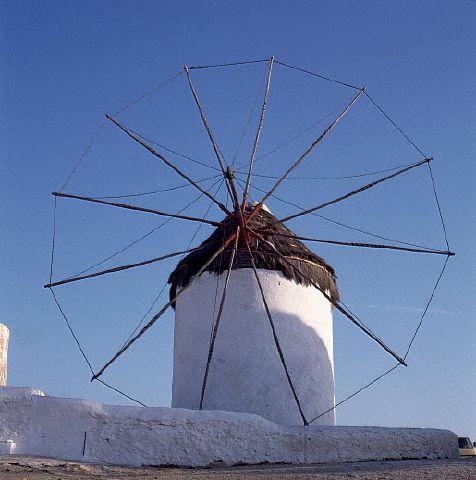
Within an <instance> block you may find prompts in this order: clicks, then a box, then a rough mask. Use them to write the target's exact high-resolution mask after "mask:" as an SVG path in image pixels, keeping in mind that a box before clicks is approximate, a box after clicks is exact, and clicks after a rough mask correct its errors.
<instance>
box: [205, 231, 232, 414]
mask: <svg viewBox="0 0 476 480" xmlns="http://www.w3.org/2000/svg"><path fill="white" fill-rule="evenodd" d="M239 236H240V227H238V228H237V230H236V238H235V244H234V246H233V250H232V252H231V255H230V263H229V265H228V271H227V273H226V278H225V284H224V285H223V293H222V296H221V301H220V307H219V308H218V314H217V319H216V321H215V323H214V325H213V332H212V338H211V341H210V347H209V349H208V358H207V366H206V367H205V373H204V375H203V382H202V391H201V393H200V406H199V410H202V408H203V398H204V396H205V388H206V386H207V380H208V372H209V370H210V364H211V362H212V357H213V352H214V350H215V340H216V337H217V332H218V326H219V325H220V320H221V316H222V314H223V307H224V305H225V298H226V293H227V290H228V282H229V281H230V276H231V270H232V268H233V262H234V260H235V255H236V250H237V248H238V239H239Z"/></svg>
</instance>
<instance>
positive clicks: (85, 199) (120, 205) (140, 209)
mask: <svg viewBox="0 0 476 480" xmlns="http://www.w3.org/2000/svg"><path fill="white" fill-rule="evenodd" d="M52 195H53V196H54V197H61V198H73V199H75V200H82V201H83V202H91V203H98V204H100V205H110V206H112V207H118V208H125V209H127V210H134V211H136V212H145V213H152V214H154V215H160V216H162V217H170V218H178V219H180V220H189V221H191V222H199V223H206V224H208V225H213V226H215V227H218V226H219V225H221V223H220V222H214V221H212V220H205V219H203V218H197V217H190V216H188V215H179V214H176V213H165V212H161V211H159V210H153V209H151V208H143V207H137V206H135V205H129V204H127V203H116V202H106V201H104V200H98V199H96V198H90V197H82V196H80V195H73V194H70V193H60V192H53V193H52Z"/></svg>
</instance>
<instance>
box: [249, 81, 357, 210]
mask: <svg viewBox="0 0 476 480" xmlns="http://www.w3.org/2000/svg"><path fill="white" fill-rule="evenodd" d="M364 92H365V87H364V88H362V89H361V90H359V92H358V93H357V94H356V95H355V96H354V97H353V98H352V100H351V101H350V102H349V103H348V104H347V105H346V107H345V108H344V110H343V111H342V112H341V113H339V115H338V116H337V117H336V118H335V120H334V121H333V122H332V123H331V124H330V125H329V126H328V127H327V128H326V129H325V130H324V131H323V132H322V133H321V135H320V136H319V137H318V138H317V139H316V140H315V141H314V142H313V143H312V144H311V145H310V147H309V148H308V149H307V150H306V151H305V152H304V153H303V154H302V155H301V156H300V157H299V158H298V159H297V161H296V162H295V163H293V164H292V165H291V166H290V167H289V168H288V169H287V170H286V172H285V173H284V174H283V175H282V176H281V177H280V178H279V180H278V181H277V182H276V183H275V184H274V186H273V188H272V189H271V190H270V191H269V192H268V193H266V194H265V195H264V197H263V198H262V199H261V201H260V202H259V204H258V205H256V207H255V208H254V209H253V211H252V212H251V218H252V217H254V216H255V215H256V214H257V213H258V211H259V209H260V208H261V206H262V205H263V203H264V202H265V201H266V200H267V199H268V198H269V197H270V196H271V195H272V194H273V193H274V192H275V191H276V189H277V188H278V187H279V185H280V184H281V182H282V181H283V180H284V179H285V178H286V177H287V176H288V175H289V174H290V173H291V172H292V171H293V170H294V169H296V168H297V167H298V166H299V165H300V164H301V163H302V162H303V160H304V159H305V158H306V157H307V156H308V155H309V154H310V153H311V152H312V151H313V150H314V148H315V147H316V146H317V145H318V144H319V143H320V142H321V141H322V140H323V139H324V138H325V137H326V135H327V134H328V133H330V132H331V131H332V130H333V129H334V127H335V126H336V125H337V124H338V123H339V121H340V120H341V119H342V118H343V117H344V116H345V115H346V114H347V112H348V111H349V110H350V108H351V107H352V105H354V103H355V102H356V101H357V100H358V99H359V98H360V97H361V96H362V94H363V93H364Z"/></svg>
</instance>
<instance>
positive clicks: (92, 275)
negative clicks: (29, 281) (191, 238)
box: [43, 245, 203, 288]
mask: <svg viewBox="0 0 476 480" xmlns="http://www.w3.org/2000/svg"><path fill="white" fill-rule="evenodd" d="M201 248H203V245H201V246H200V247H196V248H190V249H188V250H183V251H181V252H174V253H168V254H167V255H163V256H162V257H156V258H151V259H149V260H144V261H143V262H139V263H131V264H129V265H120V266H118V267H113V268H108V269H107V270H102V271H100V272H95V273H90V274H89V275H82V276H80V277H72V278H65V279H64V280H60V281H58V282H54V283H48V284H46V285H43V286H44V288H51V287H57V286H59V285H64V284H66V283H71V282H77V281H79V280H85V279H87V278H95V277H100V276H101V275H107V274H109V273H115V272H122V271H124V270H128V269H130V268H135V267H143V266H144V265H150V264H152V263H156V262H160V261H161V260H166V259H167V258H172V257H176V256H178V255H183V254H185V253H192V252H195V251H197V250H200V249H201Z"/></svg>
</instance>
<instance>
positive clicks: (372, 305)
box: [349, 303, 464, 317]
mask: <svg viewBox="0 0 476 480" xmlns="http://www.w3.org/2000/svg"><path fill="white" fill-rule="evenodd" d="M349 306H350V307H351V308H352V307H359V308H372V309H375V310H391V311H399V312H409V313H418V314H421V313H423V311H424V308H423V307H415V306H411V305H384V304H376V303H353V304H352V305H349ZM428 314H431V315H445V316H451V317H460V316H462V315H464V314H463V313H462V312H455V311H453V310H445V309H438V308H430V309H429V310H428Z"/></svg>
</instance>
